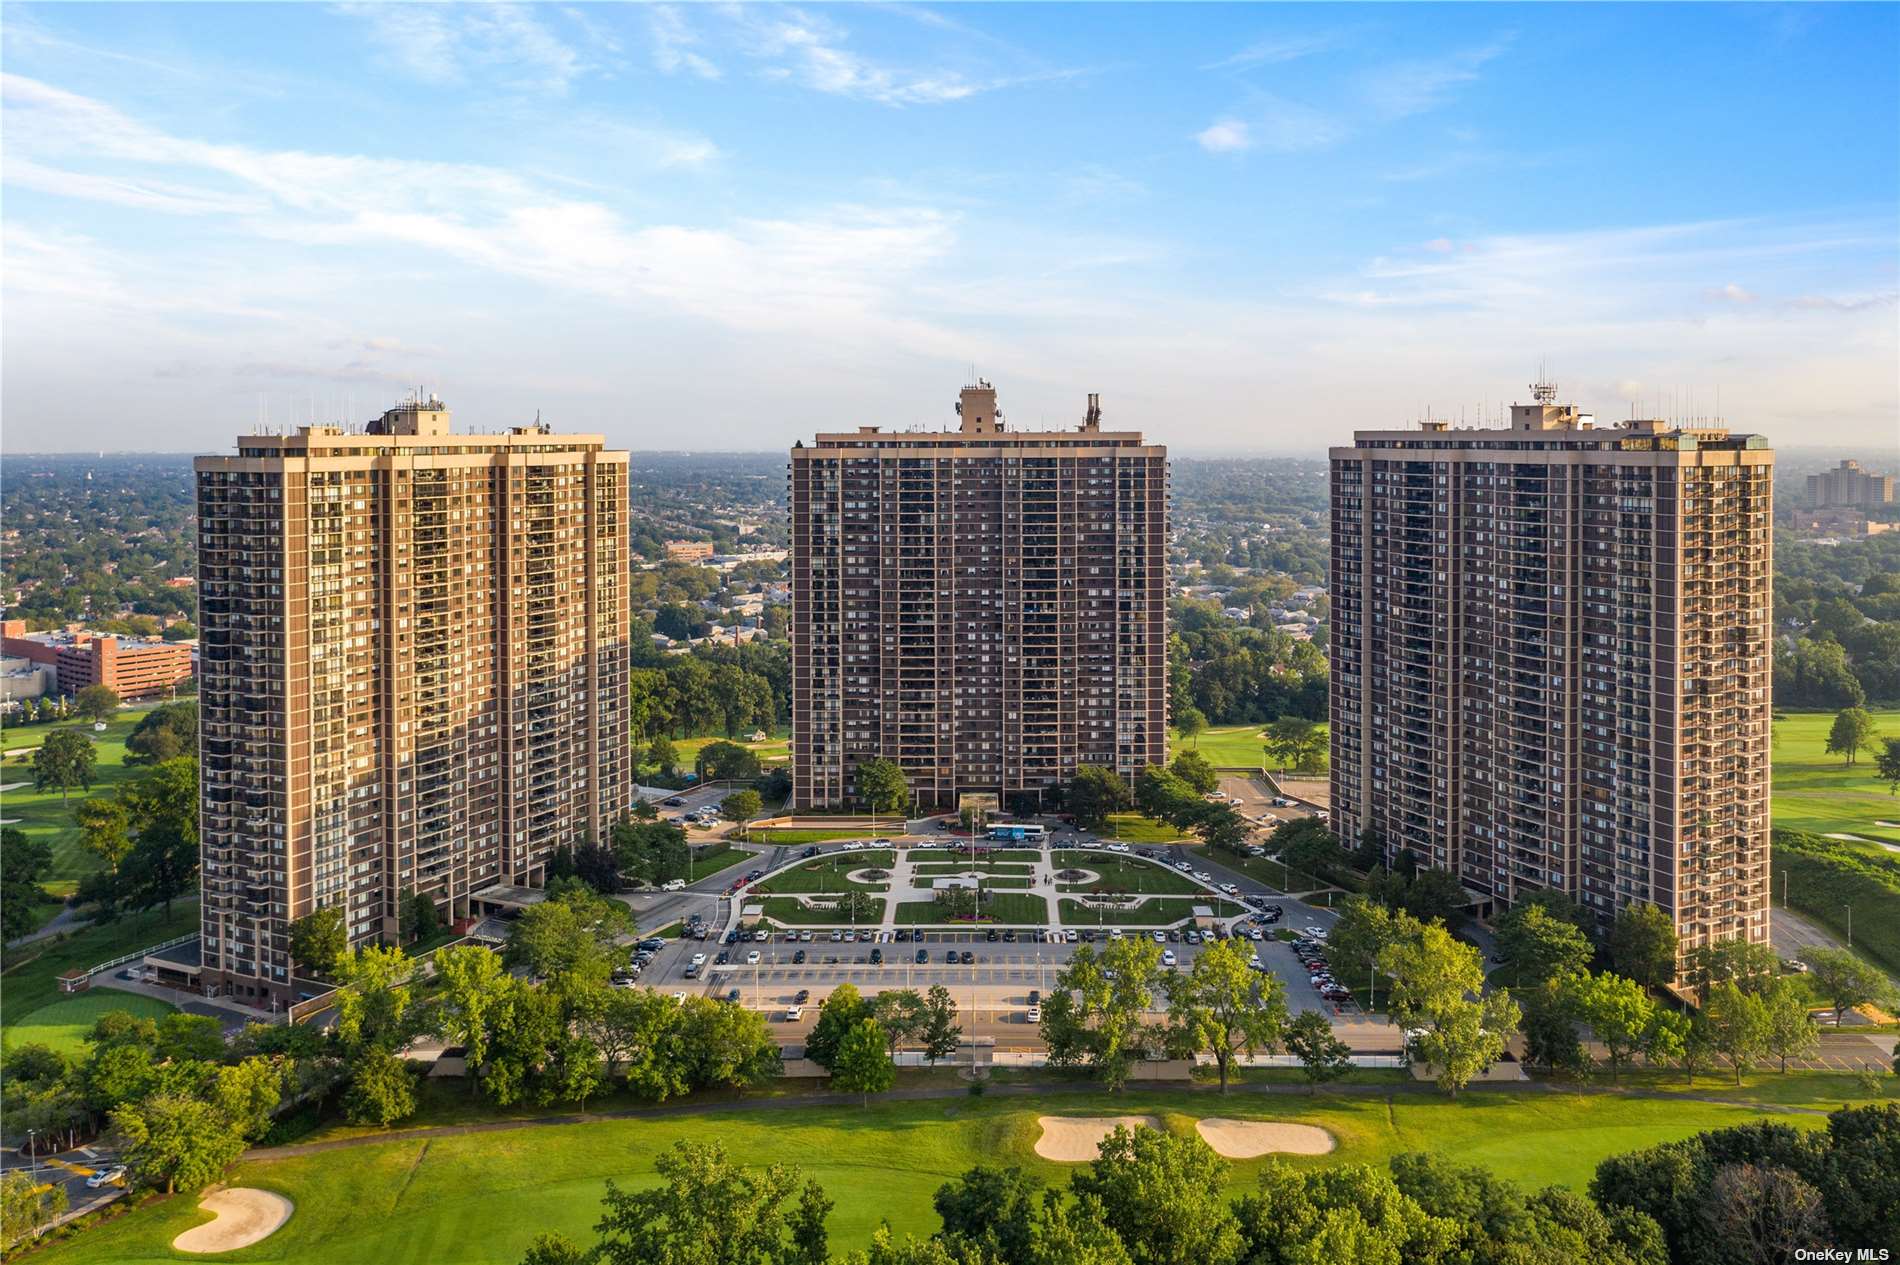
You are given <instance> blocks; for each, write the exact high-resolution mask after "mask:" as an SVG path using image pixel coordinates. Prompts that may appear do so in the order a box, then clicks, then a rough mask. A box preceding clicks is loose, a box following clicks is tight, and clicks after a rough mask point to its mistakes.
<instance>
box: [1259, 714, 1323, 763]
mask: <svg viewBox="0 0 1900 1265" xmlns="http://www.w3.org/2000/svg"><path fill="white" fill-rule="evenodd" d="M1325 742H1326V737H1325V733H1324V731H1323V730H1321V729H1320V727H1319V725H1317V724H1316V723H1314V722H1313V721H1310V720H1307V719H1306V718H1305V717H1303V716H1282V717H1280V719H1278V720H1276V721H1274V722H1273V723H1272V724H1271V725H1268V726H1267V748H1266V749H1267V754H1269V755H1271V756H1273V757H1274V758H1275V759H1277V760H1278V761H1279V762H1280V770H1281V772H1285V771H1287V770H1288V769H1298V770H1300V771H1301V772H1307V771H1310V770H1313V769H1315V767H1316V766H1317V764H1318V762H1319V760H1320V759H1321V758H1322V756H1321V753H1322V752H1323V751H1324V750H1325Z"/></svg>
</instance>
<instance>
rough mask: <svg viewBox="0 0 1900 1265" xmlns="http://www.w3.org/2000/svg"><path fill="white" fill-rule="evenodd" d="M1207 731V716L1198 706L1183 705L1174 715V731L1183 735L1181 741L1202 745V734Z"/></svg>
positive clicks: (1196, 745)
mask: <svg viewBox="0 0 1900 1265" xmlns="http://www.w3.org/2000/svg"><path fill="white" fill-rule="evenodd" d="M1206 731H1207V717H1206V716H1205V715H1203V714H1202V713H1201V709H1200V708H1198V707H1183V708H1182V709H1181V710H1180V711H1179V712H1177V713H1176V714H1175V717H1174V732H1176V733H1178V734H1180V735H1181V741H1182V742H1185V743H1187V744H1189V745H1190V746H1194V747H1199V746H1200V745H1201V735H1202V734H1203V733H1205V732H1206Z"/></svg>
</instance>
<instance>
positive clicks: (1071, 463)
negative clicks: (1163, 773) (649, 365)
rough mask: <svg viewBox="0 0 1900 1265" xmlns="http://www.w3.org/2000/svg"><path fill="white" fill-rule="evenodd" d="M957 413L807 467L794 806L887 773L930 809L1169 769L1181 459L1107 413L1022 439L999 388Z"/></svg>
mask: <svg viewBox="0 0 1900 1265" xmlns="http://www.w3.org/2000/svg"><path fill="white" fill-rule="evenodd" d="M957 412H958V415H959V417H960V419H961V424H960V425H959V427H958V429H956V430H954V431H896V432H893V431H885V430H880V429H879V428H878V427H875V426H864V427H860V428H859V429H858V430H856V431H849V432H843V433H838V434H823V435H819V436H818V438H817V442H816V443H815V444H813V445H812V446H810V447H806V446H805V445H804V444H802V443H801V444H799V445H798V446H797V447H795V448H793V449H792V454H791V456H792V462H791V537H792V551H791V552H792V559H791V567H792V569H791V577H792V619H791V635H792V769H793V790H792V800H793V803H794V804H795V805H796V806H799V807H818V806H825V805H845V804H851V803H853V802H855V789H854V781H855V777H856V770H857V767H858V766H859V765H860V764H861V763H863V762H864V761H867V760H871V759H875V758H878V757H883V758H887V759H890V760H894V761H896V762H897V763H898V764H899V765H901V766H902V767H903V769H904V771H905V773H906V774H907V775H908V777H909V780H910V787H911V792H912V796H913V801H914V803H915V804H916V805H917V806H918V807H920V808H928V809H947V808H952V807H955V806H956V804H957V801H958V796H959V795H961V794H965V793H974V794H990V795H997V796H999V797H1002V798H1003V799H1004V800H1005V801H1006V802H1007V801H1008V800H1012V799H1028V800H1031V801H1038V800H1040V799H1041V797H1042V795H1043V793H1044V792H1046V791H1047V789H1048V788H1050V787H1052V786H1055V785H1058V784H1060V783H1064V782H1067V781H1068V780H1069V779H1071V778H1073V777H1074V776H1075V771H1076V769H1077V768H1078V767H1079V766H1081V765H1084V764H1098V765H1102V766H1104V767H1106V768H1110V769H1113V770H1115V771H1116V772H1117V773H1119V774H1121V775H1123V776H1124V777H1127V778H1130V779H1132V778H1133V777H1134V776H1135V774H1136V773H1137V772H1139V771H1140V770H1141V768H1142V767H1143V766H1145V765H1148V764H1159V763H1163V762H1164V761H1165V760H1166V758H1167V728H1168V670H1167V641H1168V602H1167V599H1168V458H1167V449H1165V448H1163V447H1160V446H1158V445H1153V444H1147V443H1144V442H1143V441H1142V437H1141V435H1140V434H1139V433H1137V432H1133V431H1109V430H1103V429H1102V426H1101V412H1100V408H1099V406H1098V403H1097V398H1096V397H1094V396H1090V397H1089V409H1088V414H1087V417H1086V419H1085V420H1084V421H1083V423H1082V425H1081V426H1080V427H1078V428H1077V429H1075V430H1070V431H1012V430H1010V429H1009V428H1008V427H1007V426H1006V425H1005V423H1004V420H1003V415H1002V414H1001V413H1000V412H999V411H998V410H997V407H996V392H995V390H994V389H993V388H992V387H991V386H990V385H989V384H988V383H979V384H977V385H976V386H973V387H966V388H964V390H963V393H962V397H961V399H960V401H959V403H958V405H957Z"/></svg>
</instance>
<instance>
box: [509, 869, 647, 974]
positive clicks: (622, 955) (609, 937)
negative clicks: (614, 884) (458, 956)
mask: <svg viewBox="0 0 1900 1265" xmlns="http://www.w3.org/2000/svg"><path fill="white" fill-rule="evenodd" d="M633 930H634V922H633V911H632V910H630V909H628V908H627V907H626V906H625V905H623V904H621V903H620V902H619V901H617V900H613V899H610V898H608V897H605V896H600V895H597V894H595V892H594V891H593V890H592V889H591V888H589V887H587V886H586V885H585V884H583V883H578V882H574V883H563V884H559V885H557V886H555V887H550V888H549V889H548V896H547V899H546V900H543V901H542V902H541V903H540V904H538V905H533V906H531V907H529V908H528V909H525V910H523V911H522V912H521V916H520V917H518V918H516V919H515V923H514V926H513V927H511V928H510V929H509V932H508V945H507V948H506V950H505V952H504V954H503V960H504V961H505V962H506V963H507V964H508V965H509V966H526V967H527V968H528V969H529V970H530V971H532V972H533V973H534V974H535V975H537V976H540V977H541V978H543V979H546V980H548V981H549V982H550V984H552V986H553V987H554V989H555V991H556V992H557V993H562V994H565V993H567V992H569V991H579V990H582V989H585V988H586V987H588V986H590V985H596V984H605V983H606V982H607V979H608V977H609V976H611V975H612V974H613V971H614V968H615V967H618V966H620V965H622V964H624V963H625V961H626V959H627V950H626V948H625V947H624V946H623V945H622V944H621V943H620V940H621V938H622V937H623V936H628V935H631V934H632V933H633Z"/></svg>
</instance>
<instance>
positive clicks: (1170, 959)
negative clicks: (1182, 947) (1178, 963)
mask: <svg viewBox="0 0 1900 1265" xmlns="http://www.w3.org/2000/svg"><path fill="white" fill-rule="evenodd" d="M1175 960H1176V959H1175V956H1174V950H1173V949H1163V950H1162V951H1161V965H1163V966H1173V965H1174V963H1175Z"/></svg>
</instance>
